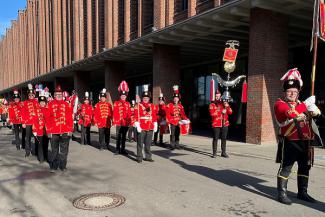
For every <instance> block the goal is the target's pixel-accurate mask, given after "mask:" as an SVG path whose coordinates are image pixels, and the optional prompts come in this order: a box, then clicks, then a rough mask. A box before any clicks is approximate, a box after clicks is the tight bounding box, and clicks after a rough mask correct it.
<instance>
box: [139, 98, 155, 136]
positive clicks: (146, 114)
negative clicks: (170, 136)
mask: <svg viewBox="0 0 325 217" xmlns="http://www.w3.org/2000/svg"><path fill="white" fill-rule="evenodd" d="M134 117H135V120H136V121H137V122H139V124H140V127H141V129H142V130H144V131H149V130H153V129H154V123H155V122H157V109H156V106H155V105H154V104H152V103H143V102H140V103H138V104H137V105H136V106H135V109H134Z"/></svg>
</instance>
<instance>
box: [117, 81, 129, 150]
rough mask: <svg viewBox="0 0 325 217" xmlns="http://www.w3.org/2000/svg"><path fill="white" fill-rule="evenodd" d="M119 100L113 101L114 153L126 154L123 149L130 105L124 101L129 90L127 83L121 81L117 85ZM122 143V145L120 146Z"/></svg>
mask: <svg viewBox="0 0 325 217" xmlns="http://www.w3.org/2000/svg"><path fill="white" fill-rule="evenodd" d="M118 91H119V93H120V100H118V101H115V102H114V111H113V124H114V125H115V126H116V137H117V140H116V151H115V153H116V154H124V155H125V154H127V152H126V151H125V141H126V134H127V132H128V129H129V125H130V123H131V105H130V103H129V102H128V101H126V97H127V94H128V92H129V87H128V84H127V83H126V82H125V81H122V82H121V84H120V85H119V87H118ZM121 145H122V147H121Z"/></svg>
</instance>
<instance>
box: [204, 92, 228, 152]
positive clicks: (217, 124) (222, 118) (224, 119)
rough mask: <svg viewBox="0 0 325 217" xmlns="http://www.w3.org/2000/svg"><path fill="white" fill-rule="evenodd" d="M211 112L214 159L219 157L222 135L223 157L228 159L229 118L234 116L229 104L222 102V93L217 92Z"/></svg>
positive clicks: (211, 105)
mask: <svg viewBox="0 0 325 217" xmlns="http://www.w3.org/2000/svg"><path fill="white" fill-rule="evenodd" d="M209 112H210V116H211V119H212V120H211V121H212V129H213V141H212V157H213V158H215V157H216V156H217V147H218V139H219V136H220V133H221V157H225V158H228V157H229V156H228V154H227V152H226V142H227V134H228V126H229V120H228V116H229V115H231V114H232V109H231V108H230V106H229V103H228V102H223V101H222V100H221V93H220V91H219V90H217V91H216V94H215V100H214V102H212V103H211V104H210V105H209Z"/></svg>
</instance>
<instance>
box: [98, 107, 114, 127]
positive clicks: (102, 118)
mask: <svg viewBox="0 0 325 217" xmlns="http://www.w3.org/2000/svg"><path fill="white" fill-rule="evenodd" d="M112 116H113V109H112V105H111V104H110V103H109V102H98V103H97V104H96V105H95V109H94V121H95V124H96V125H97V126H98V128H111V126H112Z"/></svg>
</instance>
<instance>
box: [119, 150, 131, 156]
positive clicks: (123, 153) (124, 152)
mask: <svg viewBox="0 0 325 217" xmlns="http://www.w3.org/2000/svg"><path fill="white" fill-rule="evenodd" d="M120 154H122V155H128V154H129V153H127V152H126V151H125V150H123V151H121V152H120Z"/></svg>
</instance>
